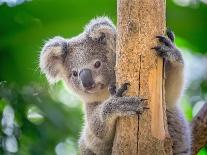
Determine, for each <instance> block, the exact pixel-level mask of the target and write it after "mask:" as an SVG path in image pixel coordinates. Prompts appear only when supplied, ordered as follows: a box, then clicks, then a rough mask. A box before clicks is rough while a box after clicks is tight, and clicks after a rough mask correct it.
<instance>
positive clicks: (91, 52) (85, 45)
mask: <svg viewBox="0 0 207 155" xmlns="http://www.w3.org/2000/svg"><path fill="white" fill-rule="evenodd" d="M68 47H69V48H68V54H67V56H66V58H65V62H64V65H63V66H64V68H65V74H67V77H66V79H65V81H67V82H66V83H67V84H68V85H69V86H71V87H72V88H73V89H74V90H75V92H78V93H79V94H83V93H86V94H93V93H97V92H99V91H101V90H102V89H105V88H106V87H108V84H109V82H110V81H111V80H112V79H111V78H112V76H111V75H114V74H115V73H114V66H115V52H114V51H111V50H110V49H107V48H106V47H105V45H103V44H100V42H99V41H94V40H92V39H90V38H84V39H83V40H81V42H78V43H77V42H76V41H75V42H74V41H73V40H71V41H69V42H68Z"/></svg>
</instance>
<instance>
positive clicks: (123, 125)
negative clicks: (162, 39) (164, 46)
mask: <svg viewBox="0 0 207 155" xmlns="http://www.w3.org/2000/svg"><path fill="white" fill-rule="evenodd" d="M117 13H118V22H117V34H118V36H117V49H116V51H117V66H116V75H117V82H118V84H122V83H124V82H130V84H131V86H130V88H129V91H128V94H127V95H130V96H140V97H142V98H146V99H148V101H149V102H148V104H149V105H148V106H149V107H150V110H147V111H146V112H144V113H143V114H142V115H140V116H134V117H130V118H120V119H119V120H118V122H117V129H116V136H115V140H114V145H113V151H112V154H113V155H137V154H139V155H144V154H146V155H169V154H172V144H171V140H170V138H169V134H168V132H167V124H166V114H165V102H164V92H163V90H164V83H163V78H164V75H163V60H162V59H161V58H159V57H157V56H156V54H155V52H154V51H153V50H152V49H151V48H152V47H154V46H155V45H157V44H158V43H157V40H156V39H155V36H157V35H161V34H164V32H165V1H164V0H118V11H117Z"/></svg>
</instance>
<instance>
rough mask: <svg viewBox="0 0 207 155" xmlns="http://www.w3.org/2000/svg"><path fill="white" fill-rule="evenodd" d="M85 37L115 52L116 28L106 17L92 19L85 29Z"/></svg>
mask: <svg viewBox="0 0 207 155" xmlns="http://www.w3.org/2000/svg"><path fill="white" fill-rule="evenodd" d="M85 33H86V35H87V36H88V37H89V38H91V39H92V40H94V41H97V42H99V43H100V44H103V45H106V47H109V48H111V49H112V50H115V46H116V28H115V26H114V24H113V22H112V21H111V20H110V19H109V18H108V17H98V18H95V19H92V20H91V21H90V22H89V24H87V25H86V27H85Z"/></svg>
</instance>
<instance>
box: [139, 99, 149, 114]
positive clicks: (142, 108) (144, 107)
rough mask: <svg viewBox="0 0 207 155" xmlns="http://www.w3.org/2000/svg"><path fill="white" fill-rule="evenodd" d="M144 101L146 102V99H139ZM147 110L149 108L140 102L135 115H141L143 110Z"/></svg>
mask: <svg viewBox="0 0 207 155" xmlns="http://www.w3.org/2000/svg"><path fill="white" fill-rule="evenodd" d="M145 100H147V99H141V101H145ZM148 109H150V108H149V107H148V106H147V103H146V102H141V103H140V104H139V107H138V109H137V112H136V113H137V114H142V113H143V112H144V111H145V110H148Z"/></svg>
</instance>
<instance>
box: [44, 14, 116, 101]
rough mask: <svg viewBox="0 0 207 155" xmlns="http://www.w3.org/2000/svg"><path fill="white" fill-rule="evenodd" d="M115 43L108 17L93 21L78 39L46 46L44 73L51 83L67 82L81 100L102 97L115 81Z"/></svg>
mask: <svg viewBox="0 0 207 155" xmlns="http://www.w3.org/2000/svg"><path fill="white" fill-rule="evenodd" d="M115 42H116V29H115V26H114V25H113V23H112V22H111V21H110V20H109V19H108V18H107V17H99V18H96V19H93V20H91V21H90V22H89V24H87V25H86V27H85V29H84V31H83V32H82V33H81V34H80V35H78V36H76V37H73V38H71V39H64V38H62V37H55V38H53V39H50V40H49V41H48V42H46V44H45V45H44V47H43V49H42V52H41V54H40V68H41V71H42V72H43V73H44V74H45V75H46V77H47V79H48V80H49V81H50V82H55V81H59V80H64V81H65V83H66V84H67V86H68V87H70V88H72V89H73V90H74V91H75V92H76V93H77V94H79V95H80V96H81V97H87V98H90V97H94V96H99V95H101V94H103V93H104V92H106V91H108V90H107V89H108V85H109V83H111V82H114V80H115V73H114V67H115V46H116V45H115V44H116V43H115Z"/></svg>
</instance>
